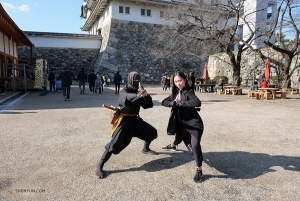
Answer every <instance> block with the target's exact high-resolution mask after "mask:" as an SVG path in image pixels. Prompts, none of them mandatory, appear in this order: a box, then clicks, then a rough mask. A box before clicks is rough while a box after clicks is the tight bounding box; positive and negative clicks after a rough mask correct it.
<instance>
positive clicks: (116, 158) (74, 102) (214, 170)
mask: <svg viewBox="0 0 300 201" xmlns="http://www.w3.org/2000/svg"><path fill="white" fill-rule="evenodd" d="M145 88H146V89H147V90H148V92H149V93H150V94H151V95H152V97H153V101H154V104H155V106H154V108H152V109H148V110H143V109H142V111H141V116H142V118H143V119H144V120H145V121H147V122H149V123H150V124H152V125H153V126H154V127H155V128H157V130H158V135H159V136H158V138H157V139H156V140H155V141H154V142H153V143H152V144H151V148H152V149H154V150H156V151H158V152H159V153H160V154H159V155H158V156H150V155H145V154H143V153H142V152H141V149H142V145H143V142H142V141H140V140H139V139H135V138H134V139H133V140H132V142H131V144H130V145H129V146H128V147H127V148H126V149H125V150H124V151H123V152H121V153H120V154H119V155H113V156H112V157H111V159H110V160H109V161H108V163H107V164H106V165H105V166H104V170H106V171H107V173H108V176H107V177H106V178H105V179H103V180H98V179H96V177H95V168H96V165H97V163H98V160H99V157H100V156H101V154H102V152H103V150H104V145H105V144H106V143H107V142H108V141H109V140H110V137H109V131H110V128H111V126H110V125H109V123H108V114H109V111H108V110H107V109H105V108H103V107H101V106H102V104H110V105H117V98H118V95H115V94H114V90H113V88H112V87H110V88H104V93H103V94H94V95H90V94H88V93H86V94H85V95H80V94H79V90H78V89H77V87H76V88H75V86H74V87H73V88H72V91H71V100H70V101H63V97H62V94H61V93H55V92H52V93H49V94H47V95H46V96H39V92H30V93H29V94H28V95H26V96H25V97H24V98H23V99H21V100H20V101H18V102H17V103H16V104H15V105H13V106H11V107H10V108H9V110H6V111H4V112H3V113H2V114H0V122H1V132H0V139H1V141H0V161H1V163H0V200H1V201H2V200H10V201H24V200H30V201H35V200H36V201H41V200H57V201H61V200H63V201H67V200H70V201H74V200H78V201H82V200H89V201H90V200H126V201H127V200H134V201H135V200H136V201H140V200H151V201H152V200H157V201H160V200H178V201H179V200H180V201H182V200H197V201H198V200H222V201H223V200H278V201H279V200H280V201H281V200H299V199H300V191H299V186H300V135H299V122H300V116H299V110H300V103H299V98H300V96H299V94H297V95H288V98H289V99H275V100H269V101H265V100H253V99H250V98H248V97H247V95H246V94H244V95H236V96H232V95H226V96H225V95H216V94H212V93H199V92H197V93H196V94H197V95H198V97H199V98H200V99H201V101H202V108H201V111H200V115H201V117H202V118H203V121H204V124H205V131H204V134H203V138H202V142H201V144H202V148H203V152H204V163H203V171H204V174H205V181H204V182H202V183H200V184H195V183H194V182H193V180H192V178H193V175H194V172H195V164H194V160H193V157H192V155H190V154H189V153H188V152H187V150H186V148H185V146H184V145H183V144H180V145H179V147H178V149H179V151H178V152H164V151H162V150H161V147H162V146H165V145H167V144H169V143H171V142H172V140H173V137H172V136H167V135H166V126H167V119H168V117H169V115H170V109H169V108H164V107H162V106H161V101H162V99H163V98H165V97H166V96H167V95H169V94H170V91H162V89H161V88H160V87H159V86H151V87H149V86H148V87H147V86H145Z"/></svg>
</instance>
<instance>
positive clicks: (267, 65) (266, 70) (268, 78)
mask: <svg viewBox="0 0 300 201" xmlns="http://www.w3.org/2000/svg"><path fill="white" fill-rule="evenodd" d="M270 74H271V73H270V60H269V59H267V61H266V64H265V78H266V81H267V82H269V81H270Z"/></svg>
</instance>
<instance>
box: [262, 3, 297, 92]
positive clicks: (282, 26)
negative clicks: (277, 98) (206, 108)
mask: <svg viewBox="0 0 300 201" xmlns="http://www.w3.org/2000/svg"><path fill="white" fill-rule="evenodd" d="M299 8H300V2H299V0H281V1H280V2H278V7H277V11H276V12H275V16H274V17H275V19H276V20H275V23H274V24H271V25H270V28H269V29H268V30H267V32H266V39H265V40H264V43H265V44H266V45H268V46H269V47H271V48H272V49H274V50H275V51H277V52H278V53H279V54H280V55H281V56H279V57H277V58H270V57H268V55H264V54H263V53H262V52H261V51H258V53H259V55H260V57H261V58H262V59H267V58H269V59H270V61H271V63H273V64H275V65H277V66H279V68H280V69H281V73H282V77H283V81H282V84H281V87H282V88H286V87H288V86H289V85H290V81H291V79H290V77H291V73H292V72H294V70H295V69H292V70H291V71H290V67H291V64H292V60H293V58H294V57H295V56H297V55H298V54H299V51H300V49H299V44H300V39H299V34H300V29H299V27H300V21H299V20H300V18H299V17H300V15H299V14H300V9H299ZM275 33H277V35H278V37H277V40H276V42H277V43H272V42H271V38H272V36H273V35H274V34H275ZM284 36H290V37H292V38H293V39H294V41H293V42H292V43H290V42H289V41H287V40H286V39H285V37H284Z"/></svg>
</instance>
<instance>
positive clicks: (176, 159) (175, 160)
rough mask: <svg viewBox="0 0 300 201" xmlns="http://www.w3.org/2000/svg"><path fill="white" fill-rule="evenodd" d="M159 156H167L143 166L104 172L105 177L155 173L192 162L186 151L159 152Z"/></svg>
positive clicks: (191, 157) (192, 158)
mask: <svg viewBox="0 0 300 201" xmlns="http://www.w3.org/2000/svg"><path fill="white" fill-rule="evenodd" d="M159 154H165V155H169V156H167V157H165V158H160V159H157V160H152V161H149V162H148V163H145V164H144V165H142V166H140V167H136V168H128V169H118V170H105V167H104V171H105V177H107V176H109V175H110V174H114V173H121V172H131V171H146V172H157V171H161V170H165V169H172V168H175V167H178V166H181V165H184V164H185V163H189V162H191V161H193V160H194V157H193V156H192V155H191V154H190V153H189V152H187V151H183V152H161V153H159Z"/></svg>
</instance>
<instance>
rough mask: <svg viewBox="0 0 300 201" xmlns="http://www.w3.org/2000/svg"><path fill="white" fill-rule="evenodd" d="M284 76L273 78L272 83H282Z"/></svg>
mask: <svg viewBox="0 0 300 201" xmlns="http://www.w3.org/2000/svg"><path fill="white" fill-rule="evenodd" d="M282 79H283V78H282V76H281V75H276V76H274V77H272V83H273V84H277V83H280V82H282Z"/></svg>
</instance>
